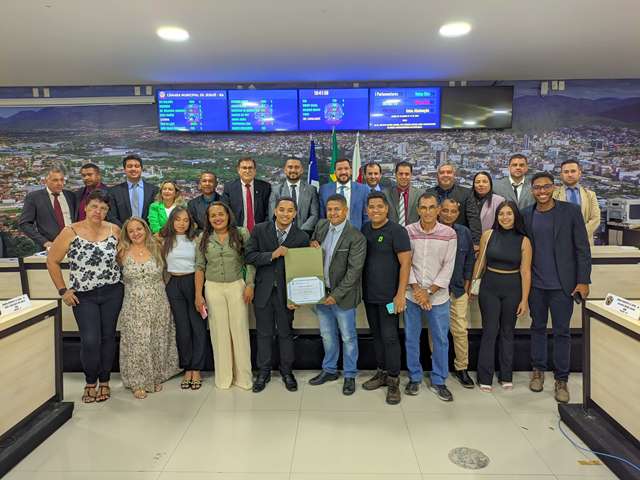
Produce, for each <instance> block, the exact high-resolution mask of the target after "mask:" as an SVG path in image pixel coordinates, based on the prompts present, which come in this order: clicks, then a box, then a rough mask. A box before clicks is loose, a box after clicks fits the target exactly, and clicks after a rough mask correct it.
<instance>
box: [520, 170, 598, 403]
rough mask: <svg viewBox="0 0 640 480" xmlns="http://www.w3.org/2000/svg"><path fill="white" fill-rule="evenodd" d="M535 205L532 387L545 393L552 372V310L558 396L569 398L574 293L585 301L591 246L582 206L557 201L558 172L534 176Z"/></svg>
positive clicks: (530, 224) (529, 222)
mask: <svg viewBox="0 0 640 480" xmlns="http://www.w3.org/2000/svg"><path fill="white" fill-rule="evenodd" d="M531 190H532V191H533V196H534V197H535V199H536V203H535V204H534V205H531V206H529V207H527V208H525V209H524V211H523V212H522V213H523V217H524V223H525V227H526V230H527V236H528V237H529V239H530V240H531V244H532V247H533V260H532V264H531V270H532V275H531V293H530V294H529V309H530V311H531V319H532V322H531V363H532V367H533V375H532V378H531V382H530V383H529V388H530V389H531V390H532V391H534V392H541V391H542V389H543V387H544V372H545V371H546V370H547V321H548V318H549V311H551V324H552V326H553V343H554V352H553V363H554V366H555V375H554V376H555V381H556V382H555V398H556V400H557V401H558V402H560V403H567V402H568V401H569V390H568V388H567V381H568V380H569V364H570V354H571V333H570V330H569V322H570V321H571V314H572V313H573V298H572V297H573V296H574V295H576V296H577V295H580V296H581V297H582V299H583V300H584V299H586V298H587V296H588V295H589V283H591V280H590V277H591V249H590V247H589V240H588V237H587V229H586V227H585V225H584V221H583V219H582V214H581V213H580V209H579V208H578V207H577V206H576V205H574V204H571V203H567V202H561V201H559V200H554V199H553V190H554V185H553V176H552V175H551V174H550V173H547V172H542V173H537V174H535V175H534V176H533V177H532V179H531Z"/></svg>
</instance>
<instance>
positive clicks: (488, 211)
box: [20, 154, 600, 404]
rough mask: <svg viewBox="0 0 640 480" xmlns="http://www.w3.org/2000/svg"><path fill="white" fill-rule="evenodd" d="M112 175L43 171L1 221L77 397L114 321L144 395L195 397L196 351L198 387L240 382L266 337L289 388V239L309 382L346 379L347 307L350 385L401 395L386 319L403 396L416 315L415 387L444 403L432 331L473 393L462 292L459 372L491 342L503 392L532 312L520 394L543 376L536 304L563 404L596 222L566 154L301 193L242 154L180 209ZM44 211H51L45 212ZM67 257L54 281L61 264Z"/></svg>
mask: <svg viewBox="0 0 640 480" xmlns="http://www.w3.org/2000/svg"><path fill="white" fill-rule="evenodd" d="M123 168H124V173H125V175H126V177H127V180H126V182H123V183H121V184H119V185H116V186H115V187H111V188H110V189H107V188H106V187H105V186H104V185H103V184H102V183H101V181H100V170H99V168H98V167H97V166H96V165H94V164H87V165H84V166H83V167H82V168H81V175H82V178H83V180H84V183H85V187H84V188H83V189H81V190H80V191H78V192H75V193H74V192H68V191H65V190H64V189H63V185H64V173H63V172H62V171H61V170H59V169H52V170H51V171H50V172H49V174H48V176H47V178H46V188H45V189H44V190H41V191H37V192H33V193H31V194H29V195H28V196H27V198H26V200H25V206H24V210H23V214H22V217H21V220H20V225H21V227H22V229H23V231H24V232H25V233H27V235H29V236H30V237H31V238H33V239H34V241H36V242H37V243H39V244H40V245H42V246H43V247H44V248H47V249H48V250H49V254H48V260H47V264H48V267H49V271H50V274H51V277H52V279H53V282H54V284H55V286H56V288H58V290H59V293H60V295H61V296H62V299H63V301H64V302H65V304H67V305H71V306H73V311H74V315H75V318H76V320H77V322H78V326H79V331H80V337H81V359H82V364H83V368H84V370H85V376H86V383H87V385H86V388H85V392H84V395H83V401H85V402H94V401H98V402H99V401H104V400H106V399H108V398H109V395H110V389H109V372H110V370H111V366H112V364H113V361H114V355H115V331H116V324H118V325H119V328H120V332H121V340H120V342H121V347H120V370H121V373H122V379H123V383H124V385H125V386H126V387H128V388H130V389H131V390H132V391H133V393H134V395H135V396H136V397H137V398H144V397H146V395H147V393H149V392H156V391H159V390H160V389H161V386H162V383H163V382H164V381H165V380H166V379H168V378H170V377H171V376H173V375H175V374H177V373H178V372H179V371H180V370H182V371H184V377H183V379H182V382H181V387H182V388H184V389H196V390H197V389H198V388H200V386H201V385H202V378H201V373H200V372H201V370H203V369H204V359H205V356H206V349H207V333H206V321H205V320H204V319H205V318H206V317H207V316H208V323H209V331H210V335H211V342H212V347H213V357H214V365H215V383H216V386H217V387H219V388H229V387H230V386H232V385H235V386H238V387H240V388H243V389H252V390H253V391H254V392H260V391H262V390H264V388H265V387H266V385H267V383H268V382H269V381H270V379H271V370H272V366H273V365H272V357H273V356H272V347H273V340H274V338H276V337H277V340H278V343H279V355H280V359H279V362H278V368H279V370H280V373H281V375H282V380H283V382H284V385H285V387H286V388H287V390H289V391H295V390H297V388H298V385H297V381H296V378H295V376H294V373H293V365H294V360H295V355H294V341H293V332H292V322H293V318H294V314H295V310H296V308H298V307H297V306H296V305H291V304H289V303H288V302H287V294H286V282H285V262H284V257H285V256H286V254H287V250H288V249H289V248H300V247H313V248H319V249H322V253H323V268H324V275H323V277H324V283H325V292H326V296H325V298H324V299H323V300H322V302H321V303H319V304H317V305H315V306H314V310H315V312H316V314H317V317H318V321H319V327H320V334H321V337H322V343H323V346H324V359H323V362H322V371H321V372H320V373H319V374H318V375H316V376H315V377H313V378H312V379H311V380H310V384H311V385H320V384H323V383H325V382H328V381H334V380H337V379H338V378H339V375H340V374H339V366H338V358H339V354H340V345H342V354H343V365H342V370H343V376H344V383H343V387H342V391H343V393H344V394H345V395H351V394H353V393H354V392H355V390H356V384H355V378H356V375H357V372H358V370H357V361H358V338H357V332H356V308H357V307H358V305H359V304H360V302H363V303H364V307H365V311H366V317H367V321H368V323H369V326H370V330H371V333H372V335H373V339H374V348H375V356H376V363H377V371H376V373H375V375H373V377H372V378H370V379H369V380H367V381H366V382H364V383H363V385H362V388H364V389H365V390H374V389H377V388H382V387H385V388H386V389H387V391H386V401H387V402H388V403H389V404H397V403H399V402H400V401H401V388H400V368H401V346H400V336H399V318H400V314H403V318H404V341H405V347H406V348H405V350H406V364H407V368H408V374H409V382H408V383H406V384H405V386H404V393H405V394H407V395H417V394H418V393H419V391H420V388H421V385H422V381H423V379H424V374H423V369H422V364H421V358H420V357H421V347H420V345H421V342H420V338H421V333H422V324H423V320H426V322H427V324H428V332H429V338H428V340H429V346H430V349H431V359H432V369H431V374H430V376H429V379H428V382H427V383H428V385H429V388H430V390H431V391H433V392H434V393H435V394H436V395H437V396H438V398H440V399H441V400H443V401H452V400H453V395H452V393H451V391H450V390H449V389H448V388H447V386H446V380H447V378H448V375H449V364H448V358H449V339H448V334H449V332H451V335H452V339H453V344H454V345H453V346H454V351H455V361H454V378H455V379H457V380H458V381H459V382H460V383H461V384H462V385H463V386H464V387H467V388H474V386H475V382H474V381H473V379H472V378H471V377H470V375H469V374H468V371H467V369H468V366H469V358H468V357H469V353H468V350H469V349H468V335H467V319H466V316H467V309H468V303H469V299H470V298H472V297H474V296H477V297H478V301H479V306H480V310H481V314H482V326H483V331H482V338H481V345H480V351H479V355H478V367H477V372H478V373H477V378H476V381H477V383H478V384H479V388H480V390H482V391H491V389H492V388H493V387H492V384H493V380H494V376H495V375H496V372H495V364H496V359H495V346H496V342H497V343H498V347H499V348H498V350H499V354H498V372H497V377H498V382H499V384H500V385H501V386H502V387H503V388H505V389H510V388H512V387H513V383H512V370H513V335H514V328H515V325H516V321H517V318H518V317H519V316H522V315H524V314H525V313H526V312H527V311H530V312H531V318H532V324H531V362H532V366H533V373H532V377H531V381H530V385H529V387H530V389H531V390H532V391H536V392H539V391H542V390H543V384H544V372H545V371H546V370H547V366H548V365H547V322H548V317H549V312H550V313H551V319H552V330H553V337H554V356H553V364H554V369H555V398H556V399H557V400H558V401H559V402H567V401H568V400H569V392H568V388H567V381H568V377H569V355H570V340H571V339H570V329H569V322H570V318H571V315H572V310H573V303H574V300H576V301H578V300H579V299H580V298H583V299H584V298H586V297H587V296H588V294H589V283H590V271H591V255H590V245H589V244H590V243H593V232H594V231H595V230H596V228H597V226H598V224H599V221H600V220H599V208H598V203H597V200H596V198H595V195H594V194H593V192H591V191H590V190H587V189H585V188H584V187H583V186H581V185H580V175H581V169H580V165H579V163H577V162H576V161H567V162H564V163H563V164H562V165H561V173H560V176H561V179H562V186H559V187H556V186H555V185H554V178H553V176H552V175H551V174H550V173H547V172H542V173H537V174H535V175H533V176H527V172H528V163H527V158H526V157H525V156H523V155H519V154H518V155H513V156H512V157H511V158H510V160H509V165H508V168H509V175H507V176H505V177H504V178H502V179H500V180H497V181H496V182H495V184H494V183H493V180H492V178H491V175H490V174H489V173H487V172H478V173H477V174H476V175H475V176H474V178H473V186H472V188H466V187H464V186H463V185H460V183H459V182H458V181H457V178H456V169H455V166H453V165H451V164H442V165H439V166H438V170H437V174H436V177H437V185H436V186H435V187H434V188H431V189H428V190H426V191H423V190H421V189H419V188H417V187H415V186H414V185H413V182H412V175H413V165H412V164H411V163H409V162H399V163H397V164H396V165H395V180H396V182H395V185H392V186H388V187H386V188H383V187H382V186H381V185H380V179H381V178H382V168H381V166H380V165H379V164H377V163H369V164H367V165H366V166H365V178H366V184H360V183H357V182H354V181H352V169H351V162H350V161H349V160H348V159H339V160H338V161H337V162H336V164H335V176H336V180H335V181H334V182H330V183H327V184H325V185H322V186H321V187H320V189H319V191H317V190H316V188H315V187H314V186H312V185H309V184H308V183H305V182H304V181H303V180H302V176H303V173H304V167H303V165H302V162H301V161H300V160H299V159H294V158H290V159H287V160H286V162H285V165H284V171H283V173H284V178H283V179H282V180H281V181H280V182H279V183H277V184H275V185H273V186H272V185H271V184H269V183H268V182H264V181H262V180H258V179H256V178H255V177H256V162H255V160H254V159H252V158H242V159H240V160H239V161H238V163H237V173H238V178H237V179H236V180H234V181H231V182H227V183H225V185H224V190H223V193H222V195H219V194H218V193H217V192H216V187H217V178H216V176H215V175H214V174H213V173H210V172H204V173H202V174H201V175H200V179H199V189H200V192H201V195H199V196H198V197H196V198H194V199H192V200H190V201H189V202H188V203H187V204H185V202H184V201H183V199H182V197H181V192H180V189H179V187H178V185H177V184H176V183H174V182H171V181H165V182H163V183H162V185H161V186H160V188H159V189H158V188H157V187H155V186H153V185H151V184H149V183H147V182H145V181H143V180H142V170H143V165H142V159H141V158H140V157H139V156H136V155H128V156H127V157H125V158H124V160H123ZM52 213H53V215H52ZM65 256H66V257H67V258H68V261H69V267H70V275H69V285H68V286H67V285H66V284H65V281H64V278H63V276H62V272H61V269H60V264H61V262H62V260H63V258H65ZM251 304H253V308H254V312H255V318H256V332H257V352H256V367H257V374H256V376H255V377H253V375H252V369H251V348H250V343H249V327H248V318H249V308H250V305H251Z"/></svg>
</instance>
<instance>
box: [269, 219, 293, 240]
mask: <svg viewBox="0 0 640 480" xmlns="http://www.w3.org/2000/svg"><path fill="white" fill-rule="evenodd" d="M273 225H274V226H275V228H276V233H277V232H278V230H280V227H278V224H277V223H276V222H273ZM292 225H293V222H291V223H290V224H289V226H288V227H287V228H286V229H285V231H284V234H285V238H286V236H287V235H289V231H290V230H291V227H292Z"/></svg>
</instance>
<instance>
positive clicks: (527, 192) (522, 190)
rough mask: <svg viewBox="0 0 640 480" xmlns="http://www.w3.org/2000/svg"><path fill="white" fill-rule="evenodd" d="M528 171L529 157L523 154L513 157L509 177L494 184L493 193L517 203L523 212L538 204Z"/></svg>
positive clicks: (510, 162) (510, 160) (510, 161)
mask: <svg viewBox="0 0 640 480" xmlns="http://www.w3.org/2000/svg"><path fill="white" fill-rule="evenodd" d="M528 171H529V164H528V162H527V157H525V156H524V155H522V154H521V153H516V154H515V155H512V156H511V158H510V159H509V175H508V176H506V177H503V178H500V179H498V180H496V181H495V182H494V184H493V193H496V194H498V195H500V196H501V197H503V198H504V199H505V200H511V201H512V202H515V204H516V205H518V208H519V209H520V210H521V211H522V210H523V209H525V208H526V207H528V206H529V205H532V204H534V203H536V201H535V200H534V198H533V195H532V194H531V182H530V181H529V179H528V178H527V176H526V175H527V172H528Z"/></svg>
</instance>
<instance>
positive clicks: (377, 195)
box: [367, 192, 389, 207]
mask: <svg viewBox="0 0 640 480" xmlns="http://www.w3.org/2000/svg"><path fill="white" fill-rule="evenodd" d="M377 198H379V199H380V200H382V201H383V202H384V204H385V205H386V206H387V207H388V206H389V200H387V196H386V195H385V194H384V193H382V192H371V193H370V194H369V196H367V207H368V206H369V203H371V200H375V199H377Z"/></svg>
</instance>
